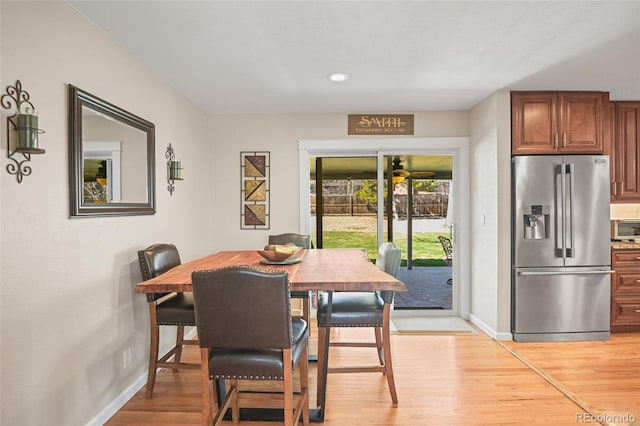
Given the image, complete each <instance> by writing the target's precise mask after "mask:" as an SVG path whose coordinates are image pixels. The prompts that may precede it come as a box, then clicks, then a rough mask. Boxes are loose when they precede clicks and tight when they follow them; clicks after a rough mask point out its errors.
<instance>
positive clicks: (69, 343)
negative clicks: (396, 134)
mask: <svg viewBox="0 0 640 426" xmlns="http://www.w3.org/2000/svg"><path fill="white" fill-rule="evenodd" d="M0 15H1V32H0V40H1V43H2V45H1V50H0V52H1V68H0V77H1V78H0V81H1V89H2V93H6V92H5V91H6V87H7V86H9V85H12V86H13V85H15V83H16V80H21V82H22V84H23V88H24V89H26V90H27V91H28V92H29V93H30V95H31V101H32V102H33V104H34V105H35V107H36V109H37V110H38V111H39V124H40V127H41V128H43V129H44V130H45V131H46V133H44V134H42V135H41V136H40V146H41V148H44V149H46V154H44V155H34V156H33V157H32V162H31V166H32V168H33V172H32V174H31V176H27V177H25V178H24V180H23V182H22V183H21V184H18V183H17V182H16V178H15V177H14V176H11V175H9V174H8V173H7V172H6V165H7V164H8V159H7V158H6V139H5V137H6V136H5V135H6V116H7V111H6V110H4V109H3V110H2V115H1V117H0V126H1V128H0V135H1V137H2V143H0V146H1V147H2V155H1V156H0V157H1V158H2V159H3V160H2V164H1V168H0V194H1V195H2V197H1V198H2V201H1V210H0V216H1V217H2V221H1V222H2V223H1V234H0V239H1V247H0V248H1V250H2V258H1V272H0V283H1V285H2V287H1V294H0V296H1V306H0V308H1V309H0V311H1V314H0V315H1V316H0V319H1V333H2V334H1V347H2V351H1V353H2V359H1V362H2V368H1V371H2V385H1V392H2V408H1V410H2V412H1V418H0V423H1V424H3V425H20V426H29V425H38V426H40V425H51V426H58V425H59V426H72V425H81V424H86V423H87V422H89V421H91V419H93V418H94V417H96V416H97V415H98V414H99V413H100V412H101V410H104V409H105V407H107V406H108V405H109V404H111V403H112V402H113V401H114V400H116V399H117V398H118V397H119V396H120V395H121V394H122V393H123V392H126V391H131V390H135V389H131V388H130V387H131V386H132V385H134V387H135V384H136V383H144V381H146V367H147V356H148V309H147V306H146V300H145V297H144V296H143V295H138V294H135V293H134V285H135V283H137V282H138V281H140V279H141V277H140V272H139V268H138V263H137V258H136V252H137V250H139V249H142V248H144V247H146V246H148V245H150V244H152V243H155V242H174V243H176V244H177V245H178V247H179V248H180V250H181V255H182V259H183V260H189V259H192V258H195V257H199V256H202V255H205V254H208V253H210V252H211V250H212V241H211V239H212V237H211V235H212V234H213V232H212V218H211V211H212V204H211V196H210V194H211V192H212V186H211V181H212V175H213V173H212V172H211V170H213V169H214V168H213V167H212V165H211V164H210V161H209V159H210V158H211V148H209V145H208V144H207V116H206V114H205V113H204V112H202V111H201V110H199V109H197V108H196V107H194V106H193V105H192V104H190V103H189V102H188V101H187V100H186V99H185V98H184V97H182V96H181V95H179V94H178V93H177V92H175V91H174V90H173V89H172V88H170V87H168V86H167V85H166V84H164V83H162V82H161V81H160V80H159V79H158V78H156V76H155V75H154V74H153V73H151V72H150V70H148V69H146V68H144V67H143V66H141V65H140V63H139V62H138V61H137V60H135V59H134V58H132V57H131V56H130V55H129V54H128V52H126V51H125V50H123V49H122V48H121V47H120V46H119V45H118V44H116V43H114V42H113V41H112V40H110V39H108V38H107V37H106V36H105V35H104V33H103V32H102V31H101V30H99V29H97V28H95V27H94V26H93V25H92V24H90V23H89V22H87V21H86V20H85V19H84V18H82V17H81V16H80V15H78V14H77V13H76V12H75V11H74V10H73V9H72V8H71V7H69V6H68V5H67V4H66V3H64V2H58V1H56V2H50V1H47V2H6V1H3V2H0ZM167 60H170V58H167ZM68 83H71V84H73V85H76V86H78V87H79V88H81V89H84V90H86V91H88V92H90V93H93V94H95V95H96V96H99V97H101V98H103V99H105V100H107V101H109V102H111V103H113V104H115V105H118V106H120V107H122V108H124V109H126V110H129V111H131V112H132V113H134V114H136V115H139V116H140V117H143V118H145V119H147V120H149V121H151V122H153V123H155V125H156V155H155V157H156V196H157V214H156V215H153V216H133V217H110V218H82V219H69V195H68V188H69V185H68V168H69V161H68V132H67V108H68V106H67V105H68V100H67V84H68ZM169 142H171V144H172V146H173V147H174V148H175V151H176V154H177V155H178V156H179V157H180V158H181V159H182V161H183V164H184V167H185V170H184V177H185V180H184V181H180V182H176V190H175V192H174V194H173V196H170V195H169V193H168V191H167V190H166V186H167V184H166V169H165V165H166V160H165V157H164V155H165V150H166V147H167V145H168V144H169ZM256 143H260V142H259V141H257V142H256ZM237 181H238V180H237V179H235V178H234V179H233V187H232V188H233V189H234V190H235V188H236V186H237ZM234 193H235V191H234ZM218 206H219V205H217V206H216V207H218ZM236 223H237V221H235V220H234V221H233V225H235V224H236ZM225 226H227V225H225V224H221V223H218V224H217V227H225ZM229 226H230V225H229ZM234 227H235V226H234ZM219 244H220V243H219V241H218V245H219ZM162 337H163V338H162V344H163V345H165V346H166V345H167V343H168V341H169V339H170V337H171V336H169V335H163V336H162ZM126 348H131V350H132V364H131V366H130V367H129V368H127V369H124V368H123V351H124V350H125V349H126ZM140 380H142V382H140ZM138 386H139V385H138Z"/></svg>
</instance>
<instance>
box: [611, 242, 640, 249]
mask: <svg viewBox="0 0 640 426" xmlns="http://www.w3.org/2000/svg"><path fill="white" fill-rule="evenodd" d="M611 248H613V249H640V243H632V242H628V241H611Z"/></svg>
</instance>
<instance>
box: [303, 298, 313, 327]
mask: <svg viewBox="0 0 640 426" xmlns="http://www.w3.org/2000/svg"><path fill="white" fill-rule="evenodd" d="M310 317H311V307H310V303H309V298H308V297H305V298H304V299H302V319H303V320H305V321H306V322H307V324H309V319H310Z"/></svg>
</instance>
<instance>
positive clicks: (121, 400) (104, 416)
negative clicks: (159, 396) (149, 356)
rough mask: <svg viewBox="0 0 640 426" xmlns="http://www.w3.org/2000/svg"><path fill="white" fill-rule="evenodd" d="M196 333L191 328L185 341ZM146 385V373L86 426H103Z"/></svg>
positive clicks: (186, 334)
mask: <svg viewBox="0 0 640 426" xmlns="http://www.w3.org/2000/svg"><path fill="white" fill-rule="evenodd" d="M196 333H197V330H196V328H195V327H191V330H189V331H187V332H186V333H185V335H184V337H185V339H193V338H194V337H195V335H196ZM146 384H147V372H146V371H145V372H144V373H143V374H141V375H140V376H138V377H137V378H136V379H135V380H134V381H133V383H131V384H130V385H129V386H128V387H127V388H126V389H125V390H124V391H122V392H121V393H120V395H118V396H117V397H116V398H115V399H114V400H113V401H111V402H110V403H109V404H107V406H106V407H104V408H103V409H102V410H100V412H99V413H98V414H97V415H96V416H95V417H94V418H93V419H91V420H90V421H88V422H87V424H86V426H102V425H104V424H105V423H106V422H107V421H108V420H109V419H110V418H111V417H113V415H114V414H116V413H117V412H118V410H120V409H121V408H122V407H124V405H125V404H126V403H127V402H129V400H130V399H131V398H133V396H134V395H135V394H136V393H138V391H140V389H142V388H143V387H144V386H145V385H146Z"/></svg>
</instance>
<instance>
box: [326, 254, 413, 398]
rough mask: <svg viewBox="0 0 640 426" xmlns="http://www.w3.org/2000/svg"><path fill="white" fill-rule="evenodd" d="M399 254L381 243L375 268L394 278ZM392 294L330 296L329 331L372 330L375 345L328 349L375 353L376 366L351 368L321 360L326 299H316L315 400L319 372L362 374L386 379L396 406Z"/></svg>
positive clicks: (334, 343) (349, 344) (341, 343)
mask: <svg viewBox="0 0 640 426" xmlns="http://www.w3.org/2000/svg"><path fill="white" fill-rule="evenodd" d="M400 260H401V252H400V249H399V248H398V247H397V246H396V245H395V244H394V243H391V242H388V243H383V244H382V245H381V246H380V248H379V250H378V256H377V260H376V265H377V266H378V268H380V269H381V270H383V271H385V272H386V273H388V274H389V275H392V276H394V277H397V276H398V272H399V270H400ZM394 295H395V292H393V291H375V292H343V293H340V292H336V293H334V295H333V301H332V308H331V324H330V326H331V327H372V328H373V329H374V335H375V342H346V341H332V342H330V343H329V346H342V347H373V348H376V349H377V351H378V360H379V361H380V363H379V365H375V366H354V367H328V366H327V365H326V364H325V363H327V362H328V360H326V359H324V348H325V344H324V342H325V335H326V330H327V326H328V324H327V297H326V296H327V295H326V294H322V295H320V298H319V299H318V313H317V318H318V400H319V401H320V400H321V396H322V395H324V392H325V389H323V387H322V378H321V372H322V369H323V368H327V371H328V372H329V373H363V372H382V373H383V374H385V375H386V376H387V382H388V385H389V391H390V393H391V400H392V401H393V403H394V404H397V403H398V396H397V393H396V386H395V382H394V379H393V365H392V362H391V344H390V339H389V338H390V329H389V327H390V324H389V320H390V315H391V304H392V303H393V297H394Z"/></svg>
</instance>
